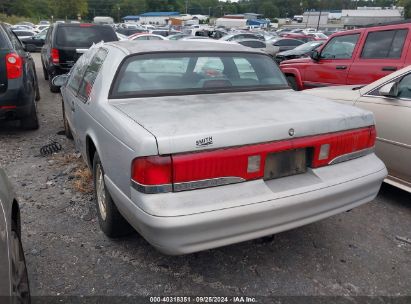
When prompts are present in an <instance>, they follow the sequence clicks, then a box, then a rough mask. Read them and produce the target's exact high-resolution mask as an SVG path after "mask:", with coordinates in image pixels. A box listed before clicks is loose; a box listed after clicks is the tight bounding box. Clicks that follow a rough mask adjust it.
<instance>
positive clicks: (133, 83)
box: [110, 52, 288, 98]
mask: <svg viewBox="0 0 411 304" xmlns="http://www.w3.org/2000/svg"><path fill="white" fill-rule="evenodd" d="M287 87H288V85H287V81H286V80H285V78H284V76H283V74H282V73H281V71H280V70H279V68H278V66H277V65H276V64H275V63H274V61H273V60H272V59H271V58H270V57H268V56H266V55H261V54H253V53H210V52H208V53H204V52H196V53H167V54H165V53H157V54H145V55H134V56H131V57H129V58H127V59H126V60H125V61H124V63H123V64H122V65H121V67H120V68H119V71H118V73H117V76H116V78H115V80H114V82H113V86H112V89H111V94H110V97H111V98H131V97H142V96H168V95H190V94H201V93H215V92H235V91H253V90H262V89H266V90H272V89H283V88H287Z"/></svg>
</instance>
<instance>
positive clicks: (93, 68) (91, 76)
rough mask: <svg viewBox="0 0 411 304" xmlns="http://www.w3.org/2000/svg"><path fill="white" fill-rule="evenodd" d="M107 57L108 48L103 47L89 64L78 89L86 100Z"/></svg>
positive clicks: (79, 93)
mask: <svg viewBox="0 0 411 304" xmlns="http://www.w3.org/2000/svg"><path fill="white" fill-rule="evenodd" d="M106 57H107V50H106V49H103V48H101V49H99V50H98V51H97V53H96V54H95V55H94V57H93V59H92V60H91V62H90V64H89V65H88V66H87V69H86V72H85V73H84V77H83V80H82V82H81V85H80V89H79V91H78V95H79V96H80V97H81V98H82V99H83V100H84V101H87V99H88V98H89V96H90V93H91V90H92V88H93V85H94V81H95V80H96V78H97V75H98V72H99V71H100V68H101V66H102V65H103V63H104V60H105V59H106Z"/></svg>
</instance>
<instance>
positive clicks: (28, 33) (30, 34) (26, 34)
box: [13, 30, 37, 39]
mask: <svg viewBox="0 0 411 304" xmlns="http://www.w3.org/2000/svg"><path fill="white" fill-rule="evenodd" d="M13 32H14V33H15V34H16V36H17V37H18V38H19V39H25V38H30V37H33V36H34V35H37V32H35V31H29V30H13Z"/></svg>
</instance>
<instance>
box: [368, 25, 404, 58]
mask: <svg viewBox="0 0 411 304" xmlns="http://www.w3.org/2000/svg"><path fill="white" fill-rule="evenodd" d="M407 35H408V30H407V29H402V30H390V31H378V32H371V33H369V34H368V36H367V39H366V41H365V44H364V48H363V50H362V52H361V58H363V59H383V58H401V54H402V50H403V46H404V42H405V38H406V37H407Z"/></svg>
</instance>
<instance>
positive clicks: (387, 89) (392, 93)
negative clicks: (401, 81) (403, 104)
mask: <svg viewBox="0 0 411 304" xmlns="http://www.w3.org/2000/svg"><path fill="white" fill-rule="evenodd" d="M378 92H379V93H380V95H381V96H385V97H397V96H398V83H396V82H390V83H388V84H386V85H384V86H382V87H381V88H380V89H379V90H378Z"/></svg>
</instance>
